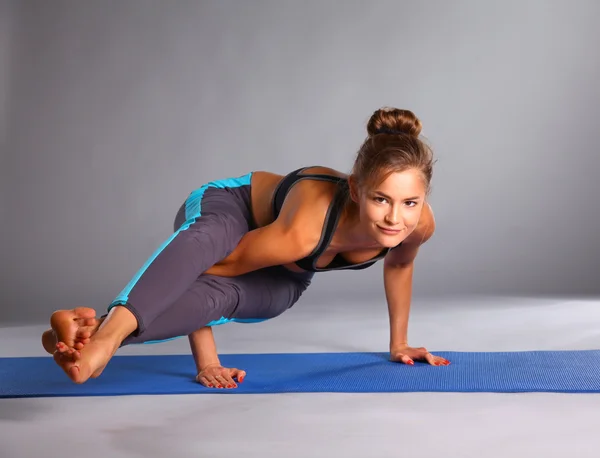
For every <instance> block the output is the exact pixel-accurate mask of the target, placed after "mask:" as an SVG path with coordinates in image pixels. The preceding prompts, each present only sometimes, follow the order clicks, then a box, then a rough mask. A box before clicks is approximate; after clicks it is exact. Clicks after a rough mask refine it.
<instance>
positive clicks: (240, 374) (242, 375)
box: [232, 369, 246, 383]
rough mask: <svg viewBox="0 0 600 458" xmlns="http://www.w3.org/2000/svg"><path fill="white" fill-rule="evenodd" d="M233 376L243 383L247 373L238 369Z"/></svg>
mask: <svg viewBox="0 0 600 458" xmlns="http://www.w3.org/2000/svg"><path fill="white" fill-rule="evenodd" d="M232 376H233V377H235V378H236V379H237V381H238V382H239V383H242V382H243V381H244V378H245V377H246V371H242V370H239V369H236V370H235V372H234V373H233V374H232Z"/></svg>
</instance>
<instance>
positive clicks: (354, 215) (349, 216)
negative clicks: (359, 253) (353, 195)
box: [330, 198, 381, 250]
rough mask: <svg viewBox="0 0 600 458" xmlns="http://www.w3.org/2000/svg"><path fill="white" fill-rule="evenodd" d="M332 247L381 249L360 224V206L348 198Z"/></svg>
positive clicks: (341, 248)
mask: <svg viewBox="0 0 600 458" xmlns="http://www.w3.org/2000/svg"><path fill="white" fill-rule="evenodd" d="M330 246H332V247H334V248H335V249H339V250H348V249H361V248H362V249H365V248H381V246H380V245H379V244H378V243H377V242H375V241H374V240H373V238H372V237H370V236H369V235H368V234H366V233H365V231H364V229H363V228H362V226H361V223H360V217H359V212H358V205H357V204H356V203H355V202H354V201H353V200H352V199H350V198H347V200H346V202H345V204H344V207H343V210H342V213H341V215H340V219H339V221H338V225H337V228H336V231H335V235H334V237H333V240H332V241H331V244H330Z"/></svg>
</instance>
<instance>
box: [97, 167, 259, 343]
mask: <svg viewBox="0 0 600 458" xmlns="http://www.w3.org/2000/svg"><path fill="white" fill-rule="evenodd" d="M251 179H252V172H250V173H248V174H246V175H243V176H240V177H237V178H226V179H223V180H216V181H211V182H209V183H207V184H205V185H204V186H202V187H201V188H198V189H197V190H195V191H193V192H192V193H191V194H190V195H189V197H188V199H187V200H186V205H185V217H186V222H185V223H184V224H183V225H182V226H181V227H180V228H179V229H178V230H177V231H176V232H174V233H173V234H172V235H171V237H169V238H168V239H167V240H166V241H165V242H164V243H163V244H162V245H161V246H160V247H159V248H158V249H157V250H156V251H155V252H154V253H153V254H152V256H150V258H149V259H148V260H147V261H146V263H145V264H144V265H143V266H142V267H141V268H140V269H139V270H138V272H137V273H136V274H135V276H134V277H133V278H132V279H131V281H130V282H129V283H128V284H127V286H125V288H123V290H122V291H121V293H119V295H118V296H117V297H116V299H115V300H114V301H113V302H112V303H111V304H110V305H109V306H108V311H110V310H111V309H112V308H113V307H114V306H116V305H123V304H126V303H127V300H128V299H129V293H131V290H132V289H133V287H134V286H135V285H136V284H137V282H138V281H139V279H140V277H141V276H142V275H143V274H144V272H145V271H146V269H148V267H149V266H150V264H152V262H154V260H155V259H156V258H157V257H158V255H159V254H160V253H162V251H163V250H164V249H165V248H166V247H167V246H168V245H169V243H171V242H172V241H173V239H174V238H175V237H177V235H178V234H179V233H180V232H181V231H185V230H186V229H188V228H189V227H190V226H191V225H192V224H194V223H195V222H196V220H197V219H198V218H200V216H201V215H202V197H203V196H204V192H205V191H206V190H207V189H208V188H238V187H241V186H247V185H249V184H250V181H251ZM218 324H221V323H218ZM165 340H172V339H165ZM150 342H153V341H149V342H148V343H150ZM157 342H164V340H160V341H157Z"/></svg>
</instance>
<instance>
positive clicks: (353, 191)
mask: <svg viewBox="0 0 600 458" xmlns="http://www.w3.org/2000/svg"><path fill="white" fill-rule="evenodd" d="M348 188H349V191H350V198H351V199H352V200H353V201H354V202H356V203H358V202H359V190H358V185H357V184H356V178H354V175H350V176H349V177H348Z"/></svg>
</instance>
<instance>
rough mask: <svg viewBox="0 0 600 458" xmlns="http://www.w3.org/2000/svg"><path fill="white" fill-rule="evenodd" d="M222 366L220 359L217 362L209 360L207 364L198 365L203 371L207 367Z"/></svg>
mask: <svg viewBox="0 0 600 458" xmlns="http://www.w3.org/2000/svg"><path fill="white" fill-rule="evenodd" d="M220 366H221V363H220V362H219V361H216V362H214V361H213V362H209V363H206V364H200V365H199V366H198V372H203V371H205V370H206V369H208V368H211V367H220Z"/></svg>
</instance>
